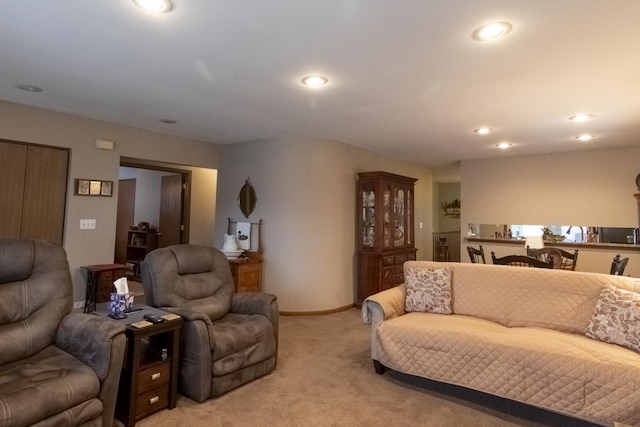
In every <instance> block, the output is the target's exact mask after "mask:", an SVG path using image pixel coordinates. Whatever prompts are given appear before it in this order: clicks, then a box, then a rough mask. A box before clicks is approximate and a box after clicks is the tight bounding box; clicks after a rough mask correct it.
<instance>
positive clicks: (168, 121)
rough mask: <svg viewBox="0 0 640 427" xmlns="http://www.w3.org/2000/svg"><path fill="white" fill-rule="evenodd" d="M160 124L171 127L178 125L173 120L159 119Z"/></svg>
mask: <svg viewBox="0 0 640 427" xmlns="http://www.w3.org/2000/svg"><path fill="white" fill-rule="evenodd" d="M159 121H160V122H162V123H164V124H167V125H173V124H176V123H178V122H177V121H175V120H173V119H160V120H159Z"/></svg>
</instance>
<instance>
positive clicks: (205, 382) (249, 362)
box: [140, 245, 279, 402]
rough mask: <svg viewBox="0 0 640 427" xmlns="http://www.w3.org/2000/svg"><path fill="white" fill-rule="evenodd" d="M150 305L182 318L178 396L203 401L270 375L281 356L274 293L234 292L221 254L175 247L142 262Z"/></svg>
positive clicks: (195, 247) (202, 248)
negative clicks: (279, 355)
mask: <svg viewBox="0 0 640 427" xmlns="http://www.w3.org/2000/svg"><path fill="white" fill-rule="evenodd" d="M140 267H141V272H142V284H143V288H144V293H145V299H146V302H147V304H149V305H151V306H154V307H159V308H161V309H162V310H166V311H170V312H172V313H177V314H179V315H181V316H182V317H183V320H184V323H183V328H182V335H181V345H180V362H179V372H178V391H179V392H180V393H181V394H183V395H185V396H187V397H189V398H191V399H193V400H195V401H197V402H202V401H204V400H206V399H208V398H209V397H217V396H220V395H222V394H223V393H226V392H228V391H229V390H232V389H234V388H236V387H239V386H240V385H242V384H245V383H247V382H249V381H252V380H254V379H256V378H259V377H261V376H263V375H266V374H268V373H269V372H271V371H273V370H274V369H275V367H276V362H277V357H278V316H279V312H278V304H277V302H276V297H275V295H270V294H266V293H234V286H233V279H232V276H231V268H230V267H229V261H227V258H226V257H225V256H224V254H223V253H222V252H221V251H219V250H218V249H215V248H212V247H209V246H201V245H174V246H169V247H166V248H161V249H156V250H154V251H152V252H150V253H149V254H147V256H146V258H145V260H144V261H143V262H142V263H141V265H140Z"/></svg>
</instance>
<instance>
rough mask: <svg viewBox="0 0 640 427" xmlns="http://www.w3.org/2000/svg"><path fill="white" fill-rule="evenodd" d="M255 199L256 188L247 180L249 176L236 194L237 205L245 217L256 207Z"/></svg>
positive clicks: (256, 199)
mask: <svg viewBox="0 0 640 427" xmlns="http://www.w3.org/2000/svg"><path fill="white" fill-rule="evenodd" d="M257 201H258V198H257V197H256V190H254V188H253V186H252V185H251V182H249V178H247V180H246V181H245V183H244V185H243V186H242V188H241V189H240V194H238V205H239V206H240V210H241V211H242V214H243V215H244V216H245V218H249V215H251V212H253V210H254V209H255V208H256V202H257Z"/></svg>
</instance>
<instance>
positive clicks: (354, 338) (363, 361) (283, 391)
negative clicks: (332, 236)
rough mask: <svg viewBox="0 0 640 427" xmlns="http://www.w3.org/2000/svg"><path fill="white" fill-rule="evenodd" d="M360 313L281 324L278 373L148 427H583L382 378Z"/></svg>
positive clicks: (447, 389) (149, 421) (188, 404)
mask: <svg viewBox="0 0 640 427" xmlns="http://www.w3.org/2000/svg"><path fill="white" fill-rule="evenodd" d="M369 328H370V327H369V326H368V325H365V324H364V323H363V322H362V319H361V318H360V311H359V310H358V309H355V308H354V309H351V310H348V311H344V312H341V313H336V314H330V315H325V316H295V317H280V352H279V359H278V367H277V368H276V370H275V371H274V372H272V373H271V374H269V375H267V376H266V377H263V378H261V379H258V380H256V381H253V382H251V383H249V384H247V385H244V386H243V387H240V388H238V389H236V390H233V391H231V392H229V393H227V394H225V395H224V396H221V397H219V398H217V399H210V400H208V401H206V402H204V403H202V404H198V403H195V402H193V401H192V400H190V399H187V398H185V397H183V396H179V398H178V406H177V407H176V408H175V409H173V410H170V411H169V410H163V411H160V412H158V413H156V414H154V415H152V416H150V417H148V418H146V419H144V420H141V421H140V422H138V423H137V425H138V426H140V427H174V426H190V427H196V426H211V427H218V426H219V427H227V426H274V427H275V426H278V427H281V426H296V427H297V426H308V427H313V426H318V427H320V426H323V427H324V426H438V427H446V426H452V427H453V426H484V427H491V426H500V427H502V426H563V427H565V426H582V425H588V424H581V423H579V422H577V421H575V420H572V419H569V418H566V417H562V416H560V415H557V414H553V413H549V412H546V411H541V410H538V409H535V408H531V407H528V406H526V405H520V404H517V403H514V402H509V401H506V400H502V399H497V398H495V397H492V396H487V395H484V394H480V393H475V392H471V391H468V390H463V389H459V388H456V387H451V386H446V385H443V384H437V383H434V382H430V381H426V380H423V379H419V378H415V377H410V376H407V375H403V374H400V373H397V372H393V371H391V372H390V371H387V373H385V374H384V375H377V374H376V373H375V372H374V369H373V364H372V362H371V359H370V352H369Z"/></svg>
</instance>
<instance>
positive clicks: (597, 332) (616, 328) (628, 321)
mask: <svg viewBox="0 0 640 427" xmlns="http://www.w3.org/2000/svg"><path fill="white" fill-rule="evenodd" d="M585 335H586V336H588V337H589V338H593V339H596V340H600V341H604V342H609V343H612V344H618V345H621V346H622V347H626V348H628V349H631V350H634V351H636V352H638V353H640V294H638V293H636V292H632V291H625V290H624V289H618V288H616V287H615V286H611V285H608V284H605V285H603V286H602V292H601V293H600V298H598V302H597V303H596V308H595V310H594V311H593V316H592V317H591V321H590V322H589V325H588V326H587V331H586V332H585Z"/></svg>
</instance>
